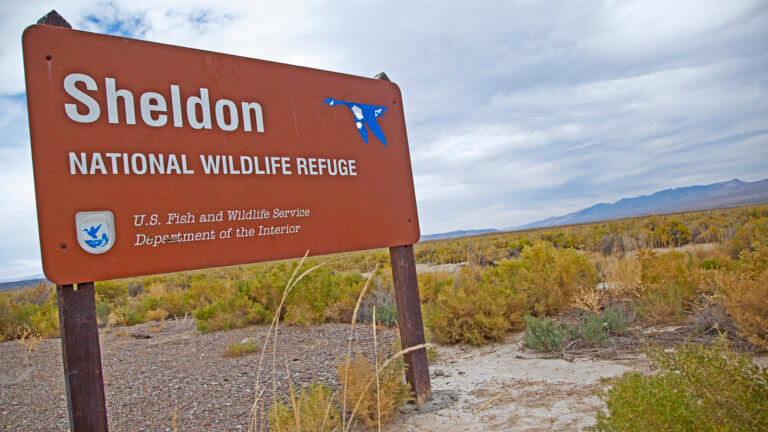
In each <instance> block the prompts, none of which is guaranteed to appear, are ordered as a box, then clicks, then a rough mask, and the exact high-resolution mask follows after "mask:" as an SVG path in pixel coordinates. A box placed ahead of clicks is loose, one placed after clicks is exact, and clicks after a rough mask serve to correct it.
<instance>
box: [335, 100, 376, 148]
mask: <svg viewBox="0 0 768 432" xmlns="http://www.w3.org/2000/svg"><path fill="white" fill-rule="evenodd" d="M323 102H325V103H327V104H328V105H330V106H334V105H336V104H339V105H344V106H346V107H347V108H349V110H350V111H352V115H354V116H355V127H356V128H357V132H359V133H360V136H361V137H363V142H364V143H366V144H367V143H368V130H367V129H366V128H365V127H366V126H368V129H370V130H371V132H373V134H374V135H375V136H376V138H378V139H379V141H381V143H382V144H384V145H387V139H386V138H384V132H383V131H382V130H381V127H380V126H379V123H378V122H377V121H376V119H377V118H378V117H384V111H386V110H388V109H389V107H382V106H376V105H366V104H361V103H357V102H345V101H340V100H336V99H334V98H330V97H329V98H328V99H326V100H324V101H323Z"/></svg>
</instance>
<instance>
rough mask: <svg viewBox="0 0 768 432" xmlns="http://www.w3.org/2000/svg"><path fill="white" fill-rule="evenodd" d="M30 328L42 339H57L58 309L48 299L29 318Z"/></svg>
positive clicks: (53, 301) (53, 302)
mask: <svg viewBox="0 0 768 432" xmlns="http://www.w3.org/2000/svg"><path fill="white" fill-rule="evenodd" d="M30 322H31V324H32V326H31V328H32V329H33V330H34V332H35V333H36V334H38V335H39V336H41V337H43V338H52V337H59V308H58V305H57V303H56V300H54V299H49V300H48V301H47V302H46V303H45V304H44V305H42V306H41V307H40V308H39V309H38V310H37V311H36V312H35V314H34V315H32V316H31V317H30Z"/></svg>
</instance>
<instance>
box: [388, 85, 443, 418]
mask: <svg viewBox="0 0 768 432" xmlns="http://www.w3.org/2000/svg"><path fill="white" fill-rule="evenodd" d="M374 78H375V79H380V80H384V81H390V79H389V77H388V76H387V74H386V73H384V72H381V73H379V74H377V75H376V76H375V77H374ZM389 260H390V262H391V263H392V282H393V283H394V286H395V302H396V303H397V318H398V319H397V324H398V326H399V327H400V342H401V343H402V345H403V348H408V347H412V346H414V345H421V344H423V343H424V342H425V340H424V322H423V320H422V318H421V299H420V298H419V282H418V279H417V278H416V258H415V257H414V256H413V245H405V246H394V247H391V248H389ZM404 357H405V364H406V365H408V370H407V371H406V373H405V379H406V381H408V383H409V384H411V388H413V392H414V393H415V394H416V403H417V404H419V405H421V403H422V402H424V401H426V400H429V399H432V386H431V384H430V382H429V365H428V364H427V350H426V349H420V350H418V351H414V352H412V353H409V354H406V355H405V356H404Z"/></svg>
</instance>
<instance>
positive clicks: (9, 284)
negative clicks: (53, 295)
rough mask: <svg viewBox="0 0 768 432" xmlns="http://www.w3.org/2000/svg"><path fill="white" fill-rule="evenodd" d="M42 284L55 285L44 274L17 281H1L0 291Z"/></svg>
mask: <svg viewBox="0 0 768 432" xmlns="http://www.w3.org/2000/svg"><path fill="white" fill-rule="evenodd" d="M40 282H45V283H53V282H51V281H49V280H48V279H46V278H45V275H43V274H42V273H40V274H36V275H33V276H27V277H24V278H21V279H17V280H3V281H0V291H8V290H13V289H17V288H24V287H28V286H35V285H37V284H39V283H40Z"/></svg>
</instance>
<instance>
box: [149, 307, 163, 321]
mask: <svg viewBox="0 0 768 432" xmlns="http://www.w3.org/2000/svg"><path fill="white" fill-rule="evenodd" d="M166 318H168V312H167V311H166V310H165V309H162V308H157V309H152V310H149V311H147V313H146V314H144V319H145V320H147V321H163V320H164V319H166Z"/></svg>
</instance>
